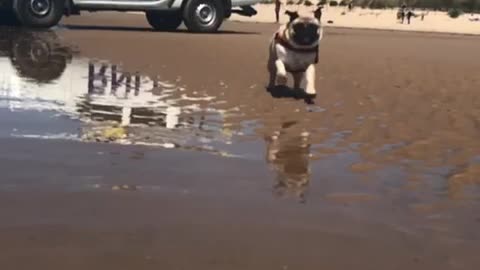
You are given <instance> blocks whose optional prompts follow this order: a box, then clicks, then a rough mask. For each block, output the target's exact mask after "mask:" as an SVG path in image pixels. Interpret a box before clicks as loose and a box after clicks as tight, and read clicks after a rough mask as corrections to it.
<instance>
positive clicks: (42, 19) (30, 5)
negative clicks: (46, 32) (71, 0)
mask: <svg viewBox="0 0 480 270" xmlns="http://www.w3.org/2000/svg"><path fill="white" fill-rule="evenodd" d="M64 8H65V0H14V1H13V10H14V12H15V15H16V17H17V19H18V20H19V21H20V23H21V24H22V25H23V26H26V27H33V28H50V27H52V26H55V25H56V24H57V23H58V22H59V21H60V20H61V19H62V16H63V13H64Z"/></svg>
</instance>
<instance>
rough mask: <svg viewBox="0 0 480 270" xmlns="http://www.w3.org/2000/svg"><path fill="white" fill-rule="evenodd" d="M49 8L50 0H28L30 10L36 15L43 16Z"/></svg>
mask: <svg viewBox="0 0 480 270" xmlns="http://www.w3.org/2000/svg"><path fill="white" fill-rule="evenodd" d="M50 8H51V2H50V0H30V10H31V11H32V13H33V14H34V15H36V16H39V17H43V16H45V15H47V14H48V12H49V11H50Z"/></svg>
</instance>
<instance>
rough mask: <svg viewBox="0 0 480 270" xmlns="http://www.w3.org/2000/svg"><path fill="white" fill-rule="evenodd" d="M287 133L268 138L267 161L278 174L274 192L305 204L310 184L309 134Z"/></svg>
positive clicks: (279, 133) (283, 132)
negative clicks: (294, 198) (295, 198)
mask: <svg viewBox="0 0 480 270" xmlns="http://www.w3.org/2000/svg"><path fill="white" fill-rule="evenodd" d="M286 131H287V130H285V129H283V130H282V131H280V132H278V133H276V134H274V135H272V136H270V137H268V138H266V143H267V158H266V159H267V162H268V163H269V164H270V165H271V166H272V168H273V169H274V171H276V173H277V179H276V184H275V186H274V192H275V193H276V194H277V195H279V196H295V197H297V198H298V199H299V200H300V201H301V202H302V203H303V202H305V200H306V198H305V193H306V190H307V187H308V184H309V182H310V168H309V167H310V166H309V162H310V160H309V158H310V144H309V134H308V133H307V132H303V133H301V134H298V135H297V134H296V135H294V136H289V135H291V134H288V133H287V132H286Z"/></svg>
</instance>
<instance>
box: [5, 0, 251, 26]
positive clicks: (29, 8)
mask: <svg viewBox="0 0 480 270" xmlns="http://www.w3.org/2000/svg"><path fill="white" fill-rule="evenodd" d="M259 2H260V0H0V15H2V14H3V17H2V16H0V20H1V18H4V17H7V16H8V17H10V20H12V18H11V17H12V13H13V15H14V16H15V18H13V20H18V21H19V22H20V23H21V24H22V25H24V26H29V27H47V28H48V27H51V26H54V25H56V24H57V23H58V22H59V21H60V20H61V18H62V16H63V15H67V16H68V15H79V14H80V12H81V11H105V10H110V11H143V12H145V14H146V18H147V21H148V23H149V24H150V25H151V26H152V27H153V28H155V29H158V30H175V29H177V28H178V27H179V26H180V24H182V22H183V23H185V25H186V26H187V28H188V29H189V30H190V31H194V32H214V31H216V30H217V29H218V28H219V27H220V25H221V24H222V22H223V20H224V19H225V18H228V17H230V15H231V14H232V13H237V14H240V15H243V16H253V15H255V14H256V11H255V9H253V8H252V7H251V5H253V4H256V3H259ZM2 10H3V11H2Z"/></svg>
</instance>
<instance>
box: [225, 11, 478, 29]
mask: <svg viewBox="0 0 480 270" xmlns="http://www.w3.org/2000/svg"><path fill="white" fill-rule="evenodd" d="M314 8H315V7H306V6H303V5H300V6H299V5H285V4H283V5H282V11H281V13H282V15H281V20H280V22H281V23H285V22H286V21H287V20H288V18H287V16H285V15H284V14H283V13H284V11H285V10H300V11H305V10H313V9H314ZM255 9H256V10H257V11H258V14H257V15H255V16H253V17H242V16H238V15H235V14H234V15H232V17H231V20H232V21H242V22H265V23H273V22H275V13H274V5H272V4H258V5H255ZM396 13H397V10H396V9H395V10H392V9H386V10H371V9H362V8H359V7H357V8H354V9H353V10H352V11H348V10H347V8H346V7H329V6H325V8H324V10H323V16H322V23H323V25H325V26H331V27H348V28H364V29H384V30H401V31H420V32H442V33H457V34H473V35H479V34H480V21H472V19H474V18H480V15H479V14H476V15H473V16H472V15H470V14H464V15H462V16H460V17H458V18H456V19H452V18H450V17H449V16H448V15H447V13H446V12H435V11H421V10H417V11H415V13H416V14H417V15H419V16H418V17H416V18H412V21H411V24H410V25H408V24H406V23H405V24H401V23H399V22H398V21H397V19H396ZM422 13H424V14H425V16H424V20H423V21H422V20H421V17H420V14H422ZM329 21H332V23H328V22H329Z"/></svg>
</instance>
